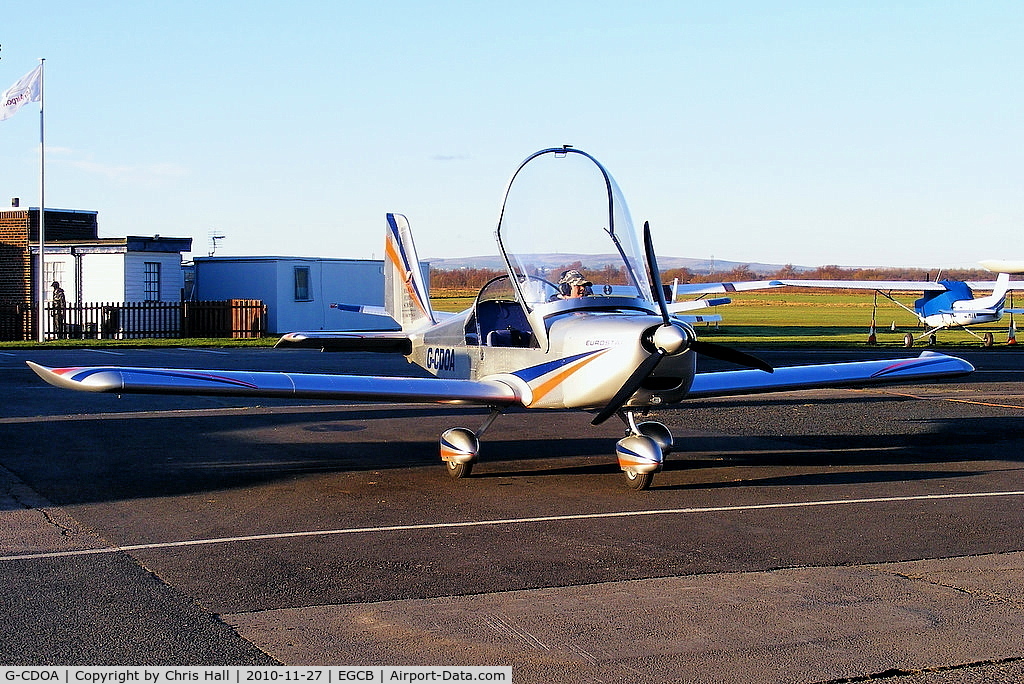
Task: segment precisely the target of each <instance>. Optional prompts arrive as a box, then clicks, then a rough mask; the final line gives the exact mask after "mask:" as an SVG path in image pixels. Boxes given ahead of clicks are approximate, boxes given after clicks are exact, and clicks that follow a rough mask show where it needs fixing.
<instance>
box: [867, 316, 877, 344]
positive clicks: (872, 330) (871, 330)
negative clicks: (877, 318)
mask: <svg viewBox="0 0 1024 684" xmlns="http://www.w3.org/2000/svg"><path fill="white" fill-rule="evenodd" d="M877 343H878V338H877V337H876V336H875V322H874V321H871V327H870V328H868V344H877Z"/></svg>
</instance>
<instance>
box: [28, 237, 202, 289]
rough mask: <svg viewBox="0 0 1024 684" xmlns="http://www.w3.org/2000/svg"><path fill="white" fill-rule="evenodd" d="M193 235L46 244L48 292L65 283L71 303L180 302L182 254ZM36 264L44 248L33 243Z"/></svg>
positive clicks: (32, 248) (65, 241)
mask: <svg viewBox="0 0 1024 684" xmlns="http://www.w3.org/2000/svg"><path fill="white" fill-rule="evenodd" d="M191 249H192V238H167V237H160V236H159V235H156V236H153V237H139V236H128V237H123V238H98V239H93V240H61V241H54V242H47V243H46V253H45V254H44V259H43V267H44V269H45V271H44V274H43V275H44V278H45V280H44V282H45V284H46V290H47V296H49V295H50V292H51V289H50V284H51V283H54V282H58V283H60V285H61V287H62V288H63V289H64V296H65V298H66V300H67V302H68V304H81V303H94V302H177V301H181V298H182V292H183V289H184V286H185V280H184V275H183V273H182V268H181V262H182V257H181V255H182V253H183V252H189V251H191ZM31 251H32V264H33V266H34V265H35V264H36V263H37V259H38V254H39V247H38V245H33V246H32V247H31Z"/></svg>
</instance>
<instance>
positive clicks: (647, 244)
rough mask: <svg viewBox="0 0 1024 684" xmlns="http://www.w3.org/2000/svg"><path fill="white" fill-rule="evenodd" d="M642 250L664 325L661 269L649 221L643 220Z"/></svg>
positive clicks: (665, 315) (663, 293)
mask: <svg viewBox="0 0 1024 684" xmlns="http://www.w3.org/2000/svg"><path fill="white" fill-rule="evenodd" d="M644 252H645V253H646V255H647V270H648V271H649V272H650V275H651V289H653V290H654V297H655V299H657V300H658V309H659V310H660V311H661V320H662V321H664V322H665V325H669V320H668V304H666V303H665V290H664V289H663V288H662V287H661V271H659V270H658V258H657V257H656V256H655V255H654V240H652V239H651V224H650V222H649V221H644Z"/></svg>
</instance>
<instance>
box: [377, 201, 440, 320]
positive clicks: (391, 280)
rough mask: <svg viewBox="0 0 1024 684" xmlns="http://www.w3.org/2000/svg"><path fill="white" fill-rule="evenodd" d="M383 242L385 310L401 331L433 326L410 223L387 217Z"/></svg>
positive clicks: (398, 216)
mask: <svg viewBox="0 0 1024 684" xmlns="http://www.w3.org/2000/svg"><path fill="white" fill-rule="evenodd" d="M387 218H388V230H387V235H386V237H385V240H384V308H385V309H386V310H387V312H388V315H390V316H391V317H392V318H394V319H395V320H396V321H398V324H399V325H401V326H402V330H411V329H413V328H418V327H420V326H422V325H427V324H431V323H436V322H437V321H436V320H435V319H434V312H433V311H432V310H431V308H430V297H429V295H428V293H427V287H426V284H425V283H424V282H423V274H422V273H421V272H420V259H419V256H418V255H417V254H416V245H415V244H413V241H412V229H411V228H410V227H409V220H408V219H407V218H405V217H404V216H402V215H401V214H388V216H387Z"/></svg>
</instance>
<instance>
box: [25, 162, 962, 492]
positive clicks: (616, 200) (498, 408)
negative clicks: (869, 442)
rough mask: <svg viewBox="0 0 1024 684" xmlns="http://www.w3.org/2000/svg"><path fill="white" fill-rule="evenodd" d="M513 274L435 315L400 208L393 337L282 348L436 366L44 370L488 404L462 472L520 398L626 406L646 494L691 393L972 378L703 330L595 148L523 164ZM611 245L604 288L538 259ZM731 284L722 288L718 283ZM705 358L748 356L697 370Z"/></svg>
mask: <svg viewBox="0 0 1024 684" xmlns="http://www.w3.org/2000/svg"><path fill="white" fill-rule="evenodd" d="M495 236H496V238H497V243H498V248H499V250H500V253H501V255H502V256H503V257H504V261H505V264H506V266H507V269H508V273H507V274H506V275H502V276H499V277H496V278H494V279H493V280H491V281H490V282H488V283H487V284H486V285H484V287H483V288H482V289H481V290H480V292H479V294H478V295H477V297H476V300H475V301H474V303H473V305H472V306H471V307H469V308H468V309H467V310H466V311H463V312H462V313H460V314H455V315H450V316H447V317H441V316H439V315H438V314H437V313H436V312H434V311H433V310H432V308H431V305H430V300H429V298H428V296H427V289H426V287H425V286H424V281H423V278H422V275H421V273H420V270H419V259H418V257H417V254H416V250H415V246H414V244H413V240H412V235H411V231H410V228H409V223H408V221H407V220H406V219H405V217H404V216H402V215H400V214H388V215H387V232H386V247H385V288H386V293H385V307H386V309H387V311H388V312H390V314H391V315H392V316H393V317H394V318H395V320H396V321H397V322H398V323H399V324H400V325H401V330H400V331H394V332H363V333H353V332H346V333H342V332H335V333H330V332H308V333H291V334H288V335H285V336H284V337H283V338H282V339H281V341H280V342H279V343H278V344H279V346H283V347H284V346H299V347H313V348H320V349H324V350H341V351H344V350H360V351H380V352H397V353H401V354H404V355H405V356H406V357H407V358H408V359H409V361H411V362H413V363H415V364H417V365H419V366H421V367H422V368H424V369H426V370H427V371H428V372H429V374H430V377H381V376H355V375H332V374H310V373H278V372H255V371H254V372H249V371H221V370H188V369H176V368H170V369H168V368H163V369H161V368H140V367H111V366H102V367H76V368H45V367H42V366H39V365H37V364H34V363H29V365H30V366H31V367H32V369H33V370H34V371H35V372H36V373H38V374H39V375H40V376H41V377H42V378H43V379H45V380H46V381H47V382H49V383H51V384H53V385H57V386H59V387H65V388H71V389H77V390H84V391H91V392H115V393H130V392H148V393H166V394H211V395H246V396H262V397H304V398H314V399H326V400H367V401H381V400H384V401H396V402H437V403H443V404H471V405H481V406H486V407H489V408H490V409H491V412H490V414H489V415H488V416H487V418H486V419H485V420H484V421H483V424H482V425H481V426H480V428H478V429H477V430H475V431H474V430H470V429H467V428H462V427H454V428H451V429H449V430H447V431H445V432H444V433H443V434H442V435H441V438H440V455H441V459H442V461H443V462H444V463H445V465H446V469H447V472H448V473H449V475H451V476H452V477H454V478H462V477H466V476H467V475H469V474H470V471H471V469H472V467H473V465H474V463H476V461H477V457H478V453H479V451H480V437H481V435H483V433H484V432H485V430H487V429H488V428H489V427H490V426H491V424H492V423H493V421H494V420H495V418H496V417H497V416H498V415H499V414H500V413H502V411H504V410H506V409H507V408H509V407H513V406H521V407H525V408H530V409H579V410H584V411H590V412H594V414H595V416H594V418H593V420H592V422H593V423H594V424H595V425H596V424H599V423H602V422H603V421H605V420H606V419H607V418H609V417H611V416H613V415H614V416H618V417H619V418H620V419H621V420H622V422H623V423H624V425H625V429H626V436H625V437H623V438H622V439H620V440H619V441H618V443H617V445H616V449H615V452H616V455H617V457H618V464H619V466H620V468H621V469H622V470H623V472H624V473H625V476H626V482H627V484H628V486H629V487H631V488H634V489H645V488H647V487H648V486H650V484H651V481H652V478H653V476H654V473H655V472H657V471H659V470H661V468H662V463H663V459H664V456H665V455H666V454H668V453H669V452H670V450H671V449H672V448H673V438H672V435H671V432H670V431H669V429H668V428H667V427H666V426H665V425H664V424H662V423H660V422H656V421H653V420H638V418H639V417H640V415H639V414H640V413H641V412H644V413H646V412H647V411H648V410H651V409H657V408H663V407H669V406H673V405H676V404H678V403H679V402H680V401H681V400H683V399H686V398H703V397H713V396H722V395H735V394H746V393H755V392H771V391H777V390H795V389H810V388H818V387H849V386H863V385H872V384H880V383H895V382H905V381H918V380H924V379H931V378H944V377H952V376H958V375H963V374H967V373H970V372H971V371H973V370H974V369H973V368H972V366H971V365H970V364H969V363H967V362H966V361H963V360H962V359H958V358H955V357H951V356H946V355H943V354H936V353H931V352H925V353H923V354H922V355H921V356H920V357H917V358H903V359H888V360H875V361H861V362H852V363H834V364H819V365H806V366H790V367H780V368H774V369H773V368H772V367H771V366H769V365H768V364H766V363H765V362H763V361H761V360H760V359H757V358H755V357H754V356H752V355H750V354H747V353H744V352H741V351H738V350H734V349H730V348H728V347H724V346H721V345H717V344H713V343H709V342H706V341H703V340H699V339H697V335H696V334H695V332H694V330H693V328H692V327H691V326H690V325H689V324H687V323H686V322H683V321H680V320H678V319H676V318H673V316H672V314H671V313H670V311H669V308H668V304H667V303H666V301H665V299H666V298H665V294H664V290H663V288H662V287H661V286H660V285H658V286H655V287H652V283H660V277H659V271H658V266H657V261H656V257H655V252H654V247H653V243H652V239H651V231H650V229H649V226H648V225H647V224H646V223H645V224H644V231H643V240H642V241H641V240H640V238H639V236H638V235H637V233H636V231H635V230H634V228H633V223H632V221H631V219H630V215H629V211H628V209H627V207H626V204H625V201H624V199H623V197H622V194H621V192H620V190H619V188H618V186H617V185H616V183H615V181H614V180H613V179H612V177H611V175H610V174H609V173H608V171H607V170H606V169H605V167H604V166H602V165H601V164H600V163H599V162H598V161H597V160H596V159H595V158H594V157H592V156H590V155H589V154H587V153H585V152H583V151H581V150H578V149H575V148H572V147H569V146H565V147H561V148H551V149H545V150H541V151H539V152H536V153H534V154H533V155H531V156H529V157H528V158H527V159H526V160H525V161H523V162H522V164H521V165H520V166H519V167H518V169H517V170H516V171H515V173H514V174H513V175H512V178H511V180H510V181H509V184H508V186H507V188H506V190H505V196H504V202H503V204H502V210H501V214H500V218H499V220H498V225H497V230H496V233H495ZM581 246H582V247H586V248H588V249H592V250H593V251H594V253H601V252H607V251H609V249H610V250H612V251H613V252H614V253H616V254H618V255H619V257H620V259H621V264H620V265H619V267H618V268H617V269H603V270H602V271H600V272H598V273H593V274H588V276H587V279H589V280H590V281H591V286H590V290H591V292H589V293H586V294H585V295H584V296H579V297H573V296H572V293H571V292H570V291H568V290H567V288H566V287H565V286H564V285H563V284H560V283H558V282H555V280H559V279H560V278H558V276H557V274H556V275H554V276H553V275H552V274H550V273H548V272H547V271H546V270H545V269H544V268H542V267H539V266H538V265H537V264H538V263H540V262H539V261H535V260H534V258H533V257H534V255H539V254H544V253H568V252H573V251H578V249H579V248H580V247H581ZM719 287H720V286H719ZM697 354H702V355H707V356H710V357H714V358H717V359H720V360H725V361H727V362H731V363H735V364H738V365H740V366H746V367H747V368H745V369H740V370H728V371H718V372H711V373H698V372H697V365H696V355H697Z"/></svg>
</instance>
